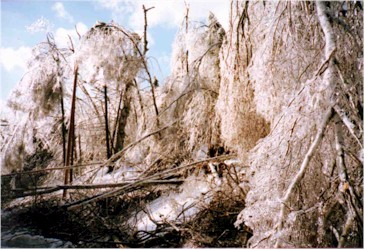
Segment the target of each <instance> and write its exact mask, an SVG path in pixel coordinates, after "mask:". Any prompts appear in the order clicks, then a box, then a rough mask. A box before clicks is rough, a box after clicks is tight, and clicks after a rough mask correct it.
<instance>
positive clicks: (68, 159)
mask: <svg viewBox="0 0 365 250" xmlns="http://www.w3.org/2000/svg"><path fill="white" fill-rule="evenodd" d="M78 71H79V68H78V66H77V65H76V66H75V71H74V83H73V92H72V102H71V115H70V124H69V129H68V143H67V154H66V164H65V165H66V166H67V167H68V166H71V158H72V156H71V155H72V153H73V144H74V136H75V134H74V132H75V109H76V89H77V76H78ZM72 173H73V170H72V169H66V170H65V181H64V183H65V185H67V184H68V183H69V182H70V181H71V180H72V177H71V176H72ZM66 195H67V192H66V190H64V192H63V198H66Z"/></svg>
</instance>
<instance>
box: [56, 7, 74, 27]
mask: <svg viewBox="0 0 365 250" xmlns="http://www.w3.org/2000/svg"><path fill="white" fill-rule="evenodd" d="M52 10H54V11H56V13H57V16H58V17H61V18H64V19H66V20H68V21H69V22H70V23H73V22H74V18H73V17H72V16H71V15H70V13H68V12H67V11H66V9H65V7H64V6H63V3H61V2H56V3H55V4H53V6H52Z"/></svg>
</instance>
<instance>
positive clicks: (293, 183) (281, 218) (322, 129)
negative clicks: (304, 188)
mask: <svg viewBox="0 0 365 250" xmlns="http://www.w3.org/2000/svg"><path fill="white" fill-rule="evenodd" d="M332 116H333V108H332V107H330V108H329V109H328V110H327V112H326V114H325V116H324V118H323V120H322V124H321V126H320V127H319V129H318V131H317V135H316V137H315V139H314V141H313V142H312V145H311V146H310V148H309V149H308V152H307V154H306V155H305V157H304V160H303V162H302V164H301V166H300V169H299V171H298V173H297V174H296V175H295V176H294V178H293V179H292V181H291V183H290V185H289V187H288V189H287V190H286V192H285V195H284V197H283V198H282V199H281V205H280V213H279V219H278V224H277V230H278V231H281V230H282V229H283V227H284V219H285V218H284V213H285V207H286V203H287V202H288V201H289V198H290V196H291V194H292V193H293V190H294V187H295V186H296V185H297V184H298V183H299V182H300V181H301V180H302V179H303V177H304V174H305V171H306V169H307V167H308V165H309V162H310V160H311V159H312V157H313V155H314V153H315V151H316V149H317V147H318V146H319V144H320V142H321V141H322V138H323V136H324V132H325V130H326V127H327V124H328V122H329V121H330V120H331V118H332ZM279 246H280V239H279V238H278V239H277V240H276V243H275V248H278V247H279Z"/></svg>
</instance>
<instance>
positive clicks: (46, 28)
mask: <svg viewBox="0 0 365 250" xmlns="http://www.w3.org/2000/svg"><path fill="white" fill-rule="evenodd" d="M52 27H53V24H51V22H50V21H49V20H48V19H46V18H44V17H43V16H42V17H41V18H39V19H38V20H37V21H35V22H34V23H32V24H31V25H29V26H25V28H26V29H27V31H28V32H30V33H36V32H50V31H51V29H52Z"/></svg>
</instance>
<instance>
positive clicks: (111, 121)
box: [1, 0, 363, 248]
mask: <svg viewBox="0 0 365 250" xmlns="http://www.w3.org/2000/svg"><path fill="white" fill-rule="evenodd" d="M228 4H230V7H231V8H230V9H231V13H230V24H229V28H228V30H224V29H223V28H222V27H221V25H220V24H219V22H218V21H217V19H216V18H215V17H214V15H213V14H210V15H209V17H208V19H207V21H206V22H205V23H197V22H193V21H192V20H190V19H189V16H186V19H184V20H185V22H183V25H182V27H181V28H180V30H179V32H178V33H177V36H176V39H175V42H174V45H173V53H172V73H171V75H170V76H169V77H168V78H167V80H166V81H165V82H162V81H161V79H159V80H160V86H157V85H156V86H154V88H151V90H154V92H153V94H152V92H151V91H150V90H147V91H146V90H143V89H141V86H142V84H144V82H145V81H146V79H147V80H148V81H151V84H153V73H151V72H149V60H148V56H146V55H145V54H144V51H141V47H142V45H141V42H140V40H141V39H140V38H139V37H138V36H137V35H135V34H134V33H131V32H129V31H126V30H125V29H124V28H123V27H121V26H119V25H117V24H115V23H111V24H105V23H101V22H98V23H97V24H96V25H94V27H92V28H91V29H90V30H89V32H87V33H86V34H85V35H84V36H83V37H82V39H81V43H80V46H79V48H78V49H76V52H75V62H76V64H75V65H76V66H77V67H75V68H76V69H77V68H78V69H79V71H78V72H76V73H78V74H77V75H75V76H78V84H77V92H76V94H77V98H76V102H77V103H76V114H75V120H76V122H75V135H76V138H75V142H76V143H75V144H76V147H75V152H74V154H75V155H74V157H75V158H74V160H75V161H74V162H75V163H77V164H78V163H81V164H84V165H83V166H82V167H80V169H78V168H77V171H76V169H75V179H74V180H73V184H77V185H81V186H82V185H84V184H104V183H109V184H113V187H114V188H115V189H112V190H113V191H109V190H110V189H109V188H111V187H107V188H104V186H103V188H101V189H98V188H95V189H94V188H93V189H89V188H91V186H90V185H89V186H87V187H86V188H85V190H83V189H80V190H78V189H77V191H75V192H73V193H72V201H71V203H72V202H74V201H76V202H75V203H73V204H71V205H70V206H69V207H68V208H69V209H75V211H77V209H79V211H78V212H79V213H80V214H81V215H82V216H83V218H84V219H85V220H86V221H87V222H88V223H89V222H90V224H88V225H96V224H98V223H99V224H100V221H102V224H103V225H105V227H107V228H108V230H106V231H107V232H108V233H109V232H110V231H113V237H114V232H117V233H118V232H122V233H120V235H123V239H125V240H127V239H130V237H131V238H133V237H136V236H138V235H142V236H143V237H140V238H138V237H137V238H133V240H136V239H137V240H136V241H137V242H138V244H141V245H143V244H145V243H146V240H147V239H151V238H154V237H156V238H159V237H160V238H161V237H164V236H166V235H170V236H171V234H169V233H171V232H173V233H174V234H175V233H176V232H178V233H177V234H179V236H178V237H180V238H179V240H180V239H182V238H184V237H185V238H184V239H187V238H188V239H189V240H191V242H194V244H195V243H199V241H202V242H203V241H206V242H208V241H209V244H208V243H207V244H206V245H209V246H210V245H213V246H217V245H214V244H216V242H218V243H219V242H220V241H221V240H222V239H223V238H224V237H226V235H228V234H229V233H231V232H233V231H234V229H233V224H234V225H235V227H236V229H237V230H236V231H237V233H238V232H245V235H246V236H247V237H250V236H251V235H252V237H251V238H250V240H249V246H250V247H253V248H255V247H261V248H271V247H293V248H298V247H337V246H338V247H359V246H362V244H363V243H362V226H363V208H362V204H363V183H362V182H363V4H362V3H361V2H342V3H340V2H321V1H318V2H298V1H292V2H291V1H276V2H274V1H238V0H237V1H235V0H234V1H231V2H230V3H229V1H227V5H228ZM187 20H190V21H189V22H188V23H186V22H187ZM36 52H37V53H35V54H34V55H35V56H34V60H33V61H32V64H31V67H30V72H29V73H28V74H27V75H25V76H24V78H23V80H22V81H21V82H20V85H19V87H18V88H17V90H16V91H15V92H14V93H13V97H12V99H11V104H12V107H13V109H14V110H22V111H23V112H26V116H24V117H25V118H24V117H23V118H21V119H20V118H19V117H18V116H15V117H16V119H14V121H15V122H9V124H10V126H9V127H8V128H7V131H14V132H13V133H10V134H11V136H8V137H6V136H5V139H2V140H3V141H4V144H5V146H4V147H2V149H1V150H2V153H4V152H5V155H6V157H5V158H3V159H2V160H4V159H5V161H6V164H8V166H15V165H17V166H21V164H22V162H23V161H24V159H25V155H26V154H25V153H24V152H31V151H33V152H35V151H36V149H37V148H36V145H37V144H35V143H33V142H31V141H32V140H34V142H37V143H38V142H41V143H42V145H45V146H47V149H50V151H51V152H52V153H53V154H55V152H58V154H55V157H54V158H55V159H60V157H59V155H60V149H59V150H58V151H57V150H56V148H57V147H59V145H61V144H60V130H59V126H60V122H59V120H57V121H55V120H54V119H53V116H55V117H59V113H57V112H59V111H57V110H58V109H56V107H57V105H58V104H57V100H58V99H59V95H60V92H59V89H58V86H61V85H60V84H58V83H63V85H66V86H65V93H66V96H65V97H64V98H65V101H66V103H67V105H65V106H66V111H67V110H68V107H69V105H70V100H69V93H70V90H71V87H70V86H71V85H72V84H71V83H72V81H71V79H72V78H73V76H74V75H73V74H70V69H71V68H73V67H71V66H72V65H73V63H72V60H69V61H68V63H66V61H67V60H63V59H62V60H61V59H60V60H59V61H57V60H55V54H54V53H53V52H54V51H53V49H52V48H51V47H47V46H39V47H37V50H36ZM57 58H61V57H56V59H57ZM65 65H67V66H65ZM146 76H147V77H146ZM151 78H152V79H151ZM104 87H105V88H104ZM27 90H30V91H27ZM106 90H107V91H106ZM153 96H154V97H155V98H156V100H155V101H156V102H154V99H153ZM155 103H156V104H157V105H154V104H155ZM106 106H107V108H106ZM67 114H68V112H66V122H67ZM106 114H108V121H107V119H106ZM51 115H52V116H51ZM29 117H31V119H28V118H29ZM18 118H19V119H18ZM40 118H42V119H40ZM52 119H53V120H52ZM106 121H107V122H106ZM105 123H107V124H105ZM105 125H108V126H109V127H108V128H109V136H110V140H111V144H112V145H111V148H112V152H113V155H112V156H111V157H109V156H108V157H109V160H107V159H106V150H105V144H106V143H105V142H106V135H107V136H108V133H107V132H106V126H105ZM57 129H58V130H57ZM39 144H40V143H39ZM59 148H60V147H59ZM226 154H229V155H226ZM212 157H214V159H211V158H212ZM226 157H227V158H229V159H231V160H230V161H225V160H226ZM232 159H233V160H232ZM91 163H92V164H91ZM53 164H54V162H53ZM57 164H61V161H58V163H57ZM88 164H90V165H88ZM49 166H53V165H52V164H50V165H49ZM110 166H113V167H114V169H113V172H110V171H109V170H110V168H109V167H110ZM8 172H10V171H8ZM61 177H63V175H61V174H59V172H53V173H52V174H50V175H48V177H47V182H46V183H47V184H48V185H50V186H51V185H55V184H54V183H57V184H58V183H61ZM184 180H185V182H184V183H183V184H181V182H182V181H184ZM125 181H126V182H127V185H125V186H121V185H120V184H121V183H123V182H125ZM149 181H152V182H153V183H152V184H153V185H152V184H151V182H149ZM169 181H172V182H173V184H171V183H170V184H168V186H166V185H164V184H166V183H167V182H169ZM202 181H203V182H202ZM157 183H158V184H157ZM150 184H151V186H149V185H150ZM114 185H120V186H118V187H115V186H114ZM169 185H174V186H175V187H176V185H181V186H180V187H179V188H176V189H173V188H171V186H169ZM78 188H80V187H78ZM197 189H200V190H197ZM177 190H179V191H177ZM70 192H71V191H70ZM55 196H57V194H55V195H54V197H55ZM92 196H93V198H92V199H89V198H87V199H85V197H92ZM70 197H71V196H70ZM29 200H30V199H29ZM29 200H28V201H29ZM80 200H82V202H81V201H80ZM237 200H239V201H240V202H236V201H237ZM200 201H204V202H200ZM66 202H69V201H67V200H66ZM109 202H110V203H109ZM15 203H16V202H15ZM214 203H215V204H216V205H219V206H214V205H212V204H214ZM225 203H228V205H227V204H225ZM69 204H70V203H69ZM80 204H81V205H80ZM110 204H112V205H110ZM114 205H115V206H114ZM187 205H191V206H192V207H191V209H189V210H187V214H185V215H189V216H186V218H185V217H184V216H183V215H184V213H182V214H180V213H179V212H181V211H182V209H183V208H185V206H187ZM80 206H81V207H82V208H80ZM108 206H109V207H108ZM232 206H233V207H234V209H233V210H230V211H233V213H230V212H227V211H228V210H227V209H229V208H232ZM119 207H120V208H121V209H118V208H119ZM108 209H110V210H108ZM143 209H144V210H143ZM216 209H218V210H216ZM95 211H102V212H100V214H102V213H104V214H103V215H100V216H101V217H100V218H101V219H100V218H99V217H98V216H95V215H94V214H96V213H98V212H95ZM105 211H106V212H105ZM108 211H111V212H112V213H113V214H112V215H110V214H108ZM207 211H210V212H212V213H211V214H210V216H211V217H205V220H204V218H203V217H204V213H206V212H207ZM213 212H214V213H213ZM216 212H217V213H216ZM196 213H198V214H200V217H199V216H198V217H199V218H200V219H198V220H197V219H196V217H194V216H195V215H196ZM227 214H228V215H229V216H228V218H229V221H228V220H225V221H226V223H230V224H229V226H232V228H230V227H229V228H230V229H229V230H228V231H224V232H223V231H222V232H220V233H219V235H218V236H217V237H216V238H210V237H213V236H211V235H210V236H209V235H208V233H207V234H205V236H206V238H204V237H203V238H199V237H198V238H197V237H196V236H197V234H195V231H194V230H196V228H205V229H206V228H208V227H209V225H219V224H218V223H212V224H209V223H208V224H204V225H202V227H200V226H201V225H200V224H199V223H198V221H199V220H200V221H205V222H206V221H208V220H209V219H210V218H214V221H215V219H217V221H220V219H222V218H223V217H225V218H226V215H227ZM151 215H152V216H151ZM190 215H191V216H190ZM179 216H180V217H179ZM215 216H217V218H216V217H215ZM236 216H237V220H236V222H235V223H234V221H235V219H236ZM178 217H179V218H178ZM182 217H184V218H183V219H184V220H180V219H181V218H182ZM207 218H208V219H207ZM185 219H186V221H185ZM188 219H189V220H192V221H189V220H188ZM156 221H158V222H156ZM186 222H187V223H188V224H185V223H186ZM194 223H197V224H195V225H194ZM186 225H188V227H185V226H186ZM226 226H227V224H224V228H226ZM179 227H181V228H180V229H181V230H180V229H179ZM110 228H112V229H110ZM176 228H178V230H177V229H176ZM194 228H195V229H194ZM227 228H228V227H227ZM155 229H156V230H155ZM193 229H194V230H193ZM231 229H232V230H231ZM169 230H170V231H169ZM199 230H200V229H199ZM212 230H213V231H214V230H215V228H213V229H212ZM136 231H137V232H136ZM146 231H149V232H146ZM208 231H209V230H208ZM185 232H187V233H186V235H189V236H186V235H185ZM210 232H211V231H209V234H210ZM98 233H99V232H98ZM117 233H116V234H117ZM166 233H167V234H166ZM203 234H204V233H203ZM203 234H199V235H203ZM125 236H126V237H125ZM175 236H176V235H175ZM175 236H174V237H175ZM246 236H245V237H246ZM189 237H190V238H189ZM227 237H228V236H227ZM247 237H246V238H245V239H244V240H242V246H246V243H247ZM108 239H110V238H108ZM113 240H114V238H113ZM118 241H119V240H118ZM136 241H132V242H133V243H132V244H137V243H136ZM164 242H165V241H164ZM218 243H217V244H218ZM150 244H153V243H151V242H150ZM179 244H180V243H179ZM204 244H205V243H204ZM204 244H203V245H204ZM127 246H128V245H127ZM131 246H132V245H131ZM133 246H135V245H133ZM138 246H140V245H138ZM234 246H239V243H237V242H235V243H234Z"/></svg>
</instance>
